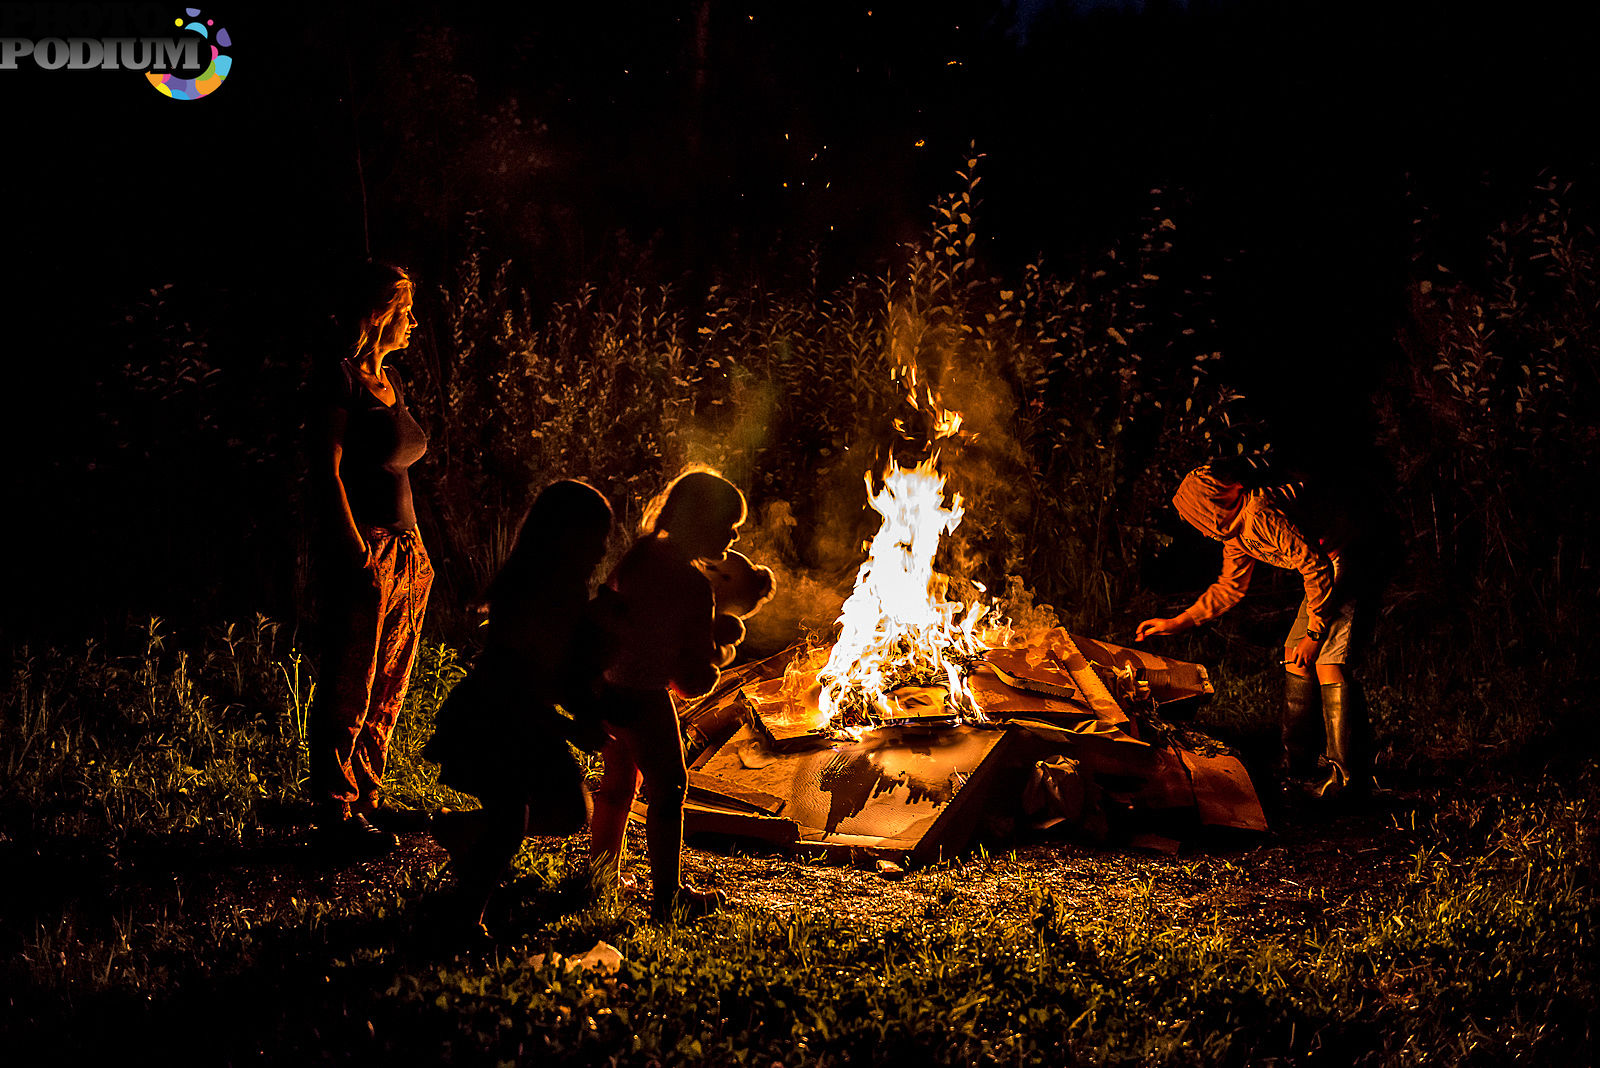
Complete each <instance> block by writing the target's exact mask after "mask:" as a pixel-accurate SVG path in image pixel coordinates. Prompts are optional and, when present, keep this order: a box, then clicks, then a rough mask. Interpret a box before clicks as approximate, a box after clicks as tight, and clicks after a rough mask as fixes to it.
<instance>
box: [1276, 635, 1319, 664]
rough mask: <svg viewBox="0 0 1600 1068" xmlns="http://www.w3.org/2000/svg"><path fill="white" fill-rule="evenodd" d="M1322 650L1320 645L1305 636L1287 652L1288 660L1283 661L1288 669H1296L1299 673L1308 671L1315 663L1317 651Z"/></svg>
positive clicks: (1309, 636) (1308, 636)
mask: <svg viewBox="0 0 1600 1068" xmlns="http://www.w3.org/2000/svg"><path fill="white" fill-rule="evenodd" d="M1321 648H1322V643H1321V642H1319V641H1317V640H1316V639H1315V638H1313V637H1311V635H1309V634H1307V635H1306V636H1305V637H1303V638H1301V639H1300V640H1299V641H1298V642H1295V645H1294V648H1293V649H1291V650H1290V651H1289V659H1288V660H1286V661H1284V664H1285V665H1286V666H1288V667H1296V668H1299V669H1300V670H1301V671H1310V670H1311V668H1312V667H1313V666H1314V665H1315V664H1316V662H1317V650H1319V649H1321Z"/></svg>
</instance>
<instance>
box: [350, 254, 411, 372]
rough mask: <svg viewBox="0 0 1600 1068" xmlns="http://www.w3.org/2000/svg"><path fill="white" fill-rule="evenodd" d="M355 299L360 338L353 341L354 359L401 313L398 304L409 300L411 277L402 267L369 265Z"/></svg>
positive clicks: (365, 350) (383, 264)
mask: <svg viewBox="0 0 1600 1068" xmlns="http://www.w3.org/2000/svg"><path fill="white" fill-rule="evenodd" d="M358 296H359V299H360V302H361V303H360V305H359V307H358V311H359V312H360V314H361V336H360V337H359V338H358V339H357V340H356V350H355V352H354V353H353V355H354V356H355V357H356V358H357V359H359V358H360V357H361V356H362V354H363V353H365V352H367V351H368V350H369V349H371V348H372V347H373V346H375V345H376V344H377V343H378V339H379V338H381V337H383V332H384V331H385V330H387V329H388V327H389V324H390V323H391V322H393V321H394V317H395V316H396V315H398V314H399V313H400V305H401V303H402V302H403V301H404V300H407V299H410V298H412V296H413V289H412V285H411V275H410V274H408V273H407V272H406V269H405V268H404V267H397V266H395V265H394V264H392V263H374V264H370V265H369V266H368V268H367V275H366V277H365V278H364V279H363V285H362V286H361V292H360V293H359V295H358Z"/></svg>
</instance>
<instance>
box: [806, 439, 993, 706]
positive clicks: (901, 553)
mask: <svg viewBox="0 0 1600 1068" xmlns="http://www.w3.org/2000/svg"><path fill="white" fill-rule="evenodd" d="M957 418H959V417H957ZM936 461H937V456H934V457H930V458H929V459H927V460H925V461H923V462H922V463H920V464H918V465H917V466H916V467H913V468H910V469H906V468H902V467H900V466H899V465H898V464H896V463H895V462H894V461H893V460H892V459H891V460H890V463H889V470H888V472H887V473H886V474H885V475H884V479H883V488H882V489H881V490H879V491H878V492H876V493H874V492H873V489H872V476H871V474H870V473H869V474H868V475H867V499H868V502H869V503H870V504H871V506H872V508H873V510H874V511H876V512H877V513H878V514H879V515H880V516H882V517H883V522H882V524H881V525H880V526H879V527H878V532H877V534H876V535H875V536H874V537H873V539H872V544H871V547H870V549H869V551H868V554H867V560H866V563H864V564H862V565H861V570H860V572H859V573H858V574H857V575H856V584H855V589H854V590H852V591H851V593H850V597H849V599H848V600H846V601H845V603H844V608H843V610H842V611H841V613H840V616H839V626H840V633H839V638H838V641H836V642H835V643H834V646H833V649H832V652H831V654H830V655H829V657H828V662H827V664H826V666H824V667H823V669H822V670H821V671H820V672H818V674H817V681H818V682H819V683H820V684H821V695H820V700H819V702H818V703H819V705H820V707H821V710H822V711H823V712H824V713H826V714H827V715H828V716H829V718H830V719H831V718H835V717H837V716H839V715H840V713H841V712H843V711H844V710H845V709H846V707H847V702H848V703H849V704H854V703H856V702H855V701H851V700H850V699H851V698H852V697H853V698H855V699H856V700H858V701H864V702H865V703H866V704H867V705H869V706H871V707H873V708H875V709H877V711H878V713H879V714H881V715H884V716H888V715H890V714H891V706H890V703H889V699H888V698H887V696H886V695H885V693H884V691H885V688H886V687H887V686H889V685H890V684H891V683H892V682H893V678H894V677H899V678H901V679H902V680H903V679H904V678H906V677H907V676H908V675H914V676H918V677H921V678H924V679H930V680H931V679H939V678H943V679H944V680H945V681H946V682H947V684H948V686H949V690H950V696H949V700H948V704H947V707H950V708H951V709H952V711H954V712H956V713H957V714H959V715H961V716H962V717H963V718H968V719H981V718H983V717H982V713H981V712H979V710H978V708H977V705H976V704H975V703H974V702H973V700H972V697H971V694H970V692H969V691H968V689H967V685H966V679H965V675H964V673H963V671H962V670H961V668H960V667H959V665H958V664H957V663H956V662H955V661H954V660H953V659H952V658H953V657H955V658H959V657H972V656H976V655H978V654H979V653H981V652H982V651H983V650H984V649H985V648H986V646H985V644H984V643H983V641H982V640H981V639H980V636H979V624H980V623H981V622H982V621H983V618H984V616H985V615H986V614H987V612H988V606H987V605H963V604H960V603H958V602H955V601H949V600H946V599H945V593H946V588H947V586H948V579H947V578H946V577H945V576H943V575H941V574H939V573H938V572H937V571H935V570H934V568H933V557H934V553H935V552H936V551H937V550H938V548H939V539H940V538H941V537H942V536H943V535H944V534H946V533H949V532H951V531H953V530H955V529H956V527H957V526H958V525H959V524H960V523H961V516H962V506H961V496H960V494H956V495H955V497H954V498H953V499H952V501H951V503H950V505H949V506H948V507H946V506H945V503H944V476H943V475H941V474H939V471H938V469H937V465H936Z"/></svg>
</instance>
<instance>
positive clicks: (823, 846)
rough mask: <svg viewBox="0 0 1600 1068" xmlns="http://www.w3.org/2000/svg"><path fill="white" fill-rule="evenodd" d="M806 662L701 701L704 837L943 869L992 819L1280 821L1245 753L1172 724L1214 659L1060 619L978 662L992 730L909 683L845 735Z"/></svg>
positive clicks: (1206, 683) (1096, 827) (767, 663)
mask: <svg viewBox="0 0 1600 1068" xmlns="http://www.w3.org/2000/svg"><path fill="white" fill-rule="evenodd" d="M799 655H800V650H798V649H792V650H788V651H786V652H784V653H782V654H779V655H778V656H776V657H772V658H770V659H768V660H764V661H762V662H760V663H758V664H752V665H748V666H745V667H742V668H738V669H735V670H733V671H730V672H728V673H727V674H726V675H725V676H724V678H723V681H722V684H721V685H720V686H718V688H717V689H716V690H715V691H714V692H713V693H711V694H710V695H708V696H707V697H705V698H702V699H700V700H699V701H698V702H696V703H695V704H694V705H692V706H691V707H688V708H686V709H684V711H683V719H684V723H685V726H686V728H687V729H688V732H689V735H690V738H691V741H692V743H693V744H692V746H691V762H690V773H689V778H690V793H689V803H688V807H687V810H686V820H685V830H686V832H687V833H690V834H695V833H717V834H724V835H731V836H734V837H745V838H753V839H760V840H763V841H766V842H771V843H777V844H784V845H793V846H796V847H800V848H813V849H820V850H828V851H851V852H855V851H860V852H864V853H866V854H868V855H877V856H880V857H884V858H886V859H894V860H909V861H910V862H911V863H925V862H929V861H934V860H937V859H939V858H941V857H952V856H955V855H957V854H959V853H961V852H962V851H963V850H964V849H965V848H966V847H967V845H968V844H969V842H970V841H971V839H972V836H973V834H974V832H975V831H976V830H977V829H978V828H979V827H980V825H983V826H986V827H988V828H989V829H991V830H1004V829H1005V828H1007V827H1014V826H1016V825H1017V824H1018V823H1026V824H1031V825H1033V826H1036V827H1049V826H1052V825H1056V824H1063V823H1065V824H1069V825H1076V826H1079V827H1081V828H1083V829H1084V830H1086V831H1088V832H1089V833H1092V834H1096V835H1099V834H1103V833H1105V831H1106V829H1107V828H1108V827H1111V828H1115V829H1119V830H1123V831H1126V832H1129V833H1132V832H1135V831H1138V832H1141V833H1143V834H1145V835H1146V838H1145V840H1146V841H1147V842H1151V843H1167V842H1173V843H1175V842H1176V840H1177V838H1178V837H1180V836H1181V835H1183V834H1184V833H1187V832H1189V831H1193V830H1198V829H1201V828H1208V827H1209V828H1232V829H1235V830H1239V831H1263V830H1265V829H1266V821H1265V819H1264V818H1263V816H1262V812H1261V806H1260V803H1259V801H1258V800H1257V798H1256V793H1255V789H1254V787H1253V786H1252V784H1251V782H1250V777H1249V775H1248V773H1247V772H1246V771H1245V769H1244V766H1243V765H1242V764H1241V763H1240V762H1239V761H1238V759H1237V758H1235V757H1234V756H1231V755H1229V754H1227V753H1226V752H1223V751H1222V750H1221V747H1219V746H1216V745H1215V744H1213V743H1209V741H1208V740H1206V739H1204V738H1203V737H1201V736H1198V735H1196V734H1195V733H1194V732H1192V731H1178V730H1171V729H1163V725H1164V723H1165V722H1166V720H1168V719H1169V718H1172V717H1174V716H1175V715H1179V714H1181V709H1182V708H1183V707H1184V706H1185V705H1193V704H1196V703H1198V702H1200V701H1203V700H1204V699H1205V698H1206V697H1208V696H1209V695H1210V694H1211V692H1212V691H1211V683H1210V680H1209V679H1208V678H1207V676H1206V672H1205V669H1204V668H1203V667H1201V666H1200V665H1198V664H1189V663H1184V662H1182V661H1176V660H1171V659H1168V658H1165V657H1159V656H1154V655H1152V654H1149V653H1144V652H1140V651H1136V650H1133V649H1127V648H1124V647H1122V646H1117V645H1111V644H1109V643H1106V642H1099V641H1094V640H1092V639H1087V638H1082V637H1078V636H1075V635H1071V634H1068V633H1067V632H1066V631H1064V630H1061V629H1059V628H1058V629H1055V630H1050V631H1046V632H1043V633H1040V634H1036V635H1034V636H1032V637H1031V638H1030V639H1029V640H1027V641H1023V642H1019V643H1018V644H1016V645H1013V646H1011V647H1009V648H1006V649H997V650H992V651H991V652H990V653H989V654H988V655H987V657H986V658H985V662H984V663H981V664H979V665H978V666H977V668H976V670H974V672H973V673H972V675H971V676H970V685H971V687H972V691H973V695H974V697H975V699H976V701H977V703H978V705H979V707H980V708H981V709H982V710H983V712H984V713H985V715H986V716H987V717H988V718H989V720H990V722H989V723H984V724H976V725H974V724H965V725H952V717H951V716H950V714H949V713H948V712H947V710H946V709H945V707H944V697H945V694H944V692H943V690H942V689H940V688H937V687H906V688H904V689H903V690H901V691H897V692H896V693H894V694H892V695H890V696H891V699H892V703H893V707H894V709H895V715H894V716H893V717H892V718H891V719H890V720H889V725H886V726H882V727H877V728H873V729H869V730H865V731H863V732H861V737H860V738H859V739H856V738H851V737H846V736H840V735H838V734H836V733H835V732H832V731H829V730H828V729H827V726H826V724H825V722H824V716H823V713H821V712H820V711H819V710H818V708H817V703H816V687H815V685H814V680H813V679H808V678H806V677H805V676H803V675H794V674H792V673H790V674H787V677H786V673H788V672H789V668H790V665H791V664H793V663H795V661H796V659H797V657H798V656H799ZM1141 722H1142V723H1143V724H1144V727H1143V728H1141V726H1140V723H1141ZM1142 735H1148V736H1142ZM1152 829H1155V830H1157V831H1159V832H1160V834H1159V836H1158V837H1149V836H1150V832H1151V830H1152Z"/></svg>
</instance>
